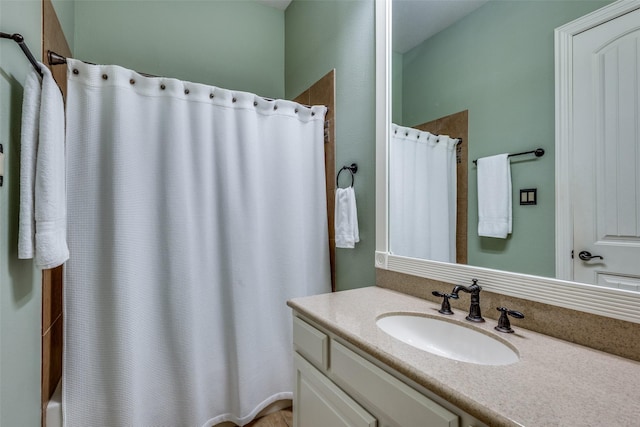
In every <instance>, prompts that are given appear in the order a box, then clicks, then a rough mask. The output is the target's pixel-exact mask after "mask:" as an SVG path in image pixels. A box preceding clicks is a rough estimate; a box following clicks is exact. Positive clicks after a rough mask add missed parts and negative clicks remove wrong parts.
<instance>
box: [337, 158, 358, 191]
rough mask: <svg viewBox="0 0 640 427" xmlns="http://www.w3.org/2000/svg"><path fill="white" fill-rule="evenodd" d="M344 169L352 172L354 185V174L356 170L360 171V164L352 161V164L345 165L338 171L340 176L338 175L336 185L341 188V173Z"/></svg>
mask: <svg viewBox="0 0 640 427" xmlns="http://www.w3.org/2000/svg"><path fill="white" fill-rule="evenodd" d="M343 170H348V171H349V173H351V186H352V187H353V183H354V181H355V177H354V176H353V175H354V174H355V173H356V172H358V165H357V164H355V163H351V165H350V166H343V167H341V168H340V171H338V176H337V177H336V187H338V188H340V183H339V182H340V174H341V173H342V171H343Z"/></svg>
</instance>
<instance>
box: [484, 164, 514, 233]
mask: <svg viewBox="0 0 640 427" xmlns="http://www.w3.org/2000/svg"><path fill="white" fill-rule="evenodd" d="M511 203H512V201H511V166H510V163H509V155H508V154H498V155H497V156H491V157H484V158H481V159H478V235H479V236H483V237H496V238H499V239H506V238H507V235H508V234H510V233H511V231H512V214H511V211H512V208H511Z"/></svg>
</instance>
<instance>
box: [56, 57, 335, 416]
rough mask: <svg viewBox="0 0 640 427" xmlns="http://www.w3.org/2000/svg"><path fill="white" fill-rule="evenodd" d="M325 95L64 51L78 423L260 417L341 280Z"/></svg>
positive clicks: (67, 395)
mask: <svg viewBox="0 0 640 427" xmlns="http://www.w3.org/2000/svg"><path fill="white" fill-rule="evenodd" d="M324 114H325V108H324V107H312V108H306V107H303V106H300V105H298V104H295V103H293V102H289V101H281V100H277V101H268V100H265V99H262V98H260V97H258V96H255V95H253V94H249V93H244V92H232V91H229V90H225V89H220V88H214V87H211V86H205V85H201V84H194V83H188V82H182V81H178V80H174V79H164V78H146V77H142V76H140V75H138V74H137V73H135V72H133V71H130V70H127V69H124V68H121V67H116V66H96V65H88V64H84V63H82V62H78V61H75V60H69V61H68V99H67V162H68V165H67V193H68V216H69V230H68V233H69V236H68V237H69V247H70V253H71V256H70V259H69V261H68V262H67V264H66V268H65V286H66V288H65V306H64V310H65V313H64V316H65V340H64V345H65V348H64V399H63V401H64V403H63V410H64V420H65V425H66V426H74V427H75V426H81V427H86V426H109V427H117V426H133V427H159V426H171V427H178V426H210V425H214V424H217V423H220V422H223V421H232V422H235V423H237V424H239V425H242V424H244V423H247V422H249V421H250V420H251V419H253V417H254V416H255V415H256V414H257V412H258V411H260V410H261V409H262V408H263V407H265V406H266V405H268V404H269V403H271V402H273V401H276V400H279V399H283V398H291V397H292V390H293V368H292V349H291V345H292V344H291V343H292V337H291V335H292V333H291V314H290V310H289V309H288V308H287V307H286V300H287V299H289V298H292V297H298V296H303V295H309V294H316V293H322V292H329V291H330V275H329V251H328V241H327V218H326V199H325V184H324V182H325V180H324V160H323V121H324Z"/></svg>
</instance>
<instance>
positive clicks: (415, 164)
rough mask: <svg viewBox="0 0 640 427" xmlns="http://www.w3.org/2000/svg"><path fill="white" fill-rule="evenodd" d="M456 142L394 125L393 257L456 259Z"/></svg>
mask: <svg viewBox="0 0 640 427" xmlns="http://www.w3.org/2000/svg"><path fill="white" fill-rule="evenodd" d="M457 143H458V140H457V139H453V138H449V137H448V136H444V135H443V136H440V137H438V136H437V135H432V134H430V133H429V132H422V131H419V130H417V129H413V128H408V127H402V126H398V125H395V124H393V125H392V126H391V147H390V153H389V156H390V164H389V204H390V209H389V246H390V251H391V252H392V253H393V254H395V255H401V256H407V257H412V258H424V259H429V260H434V261H444V262H455V261H456V144H457Z"/></svg>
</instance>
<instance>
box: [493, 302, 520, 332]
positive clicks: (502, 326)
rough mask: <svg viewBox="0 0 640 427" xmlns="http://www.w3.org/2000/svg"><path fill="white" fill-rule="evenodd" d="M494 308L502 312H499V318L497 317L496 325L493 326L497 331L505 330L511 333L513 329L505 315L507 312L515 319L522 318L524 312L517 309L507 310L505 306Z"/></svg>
mask: <svg viewBox="0 0 640 427" xmlns="http://www.w3.org/2000/svg"><path fill="white" fill-rule="evenodd" d="M496 310H498V311H501V312H502V314H500V318H499V319H498V326H496V327H495V328H494V329H495V330H496V331H498V332H506V333H508V334H511V333H513V329H511V322H509V317H507V314H508V315H509V316H511V317H514V318H516V319H524V314H522V313H520V312H519V311H515V310H509V309H508V308H506V307H497V308H496Z"/></svg>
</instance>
